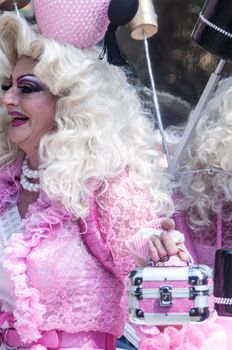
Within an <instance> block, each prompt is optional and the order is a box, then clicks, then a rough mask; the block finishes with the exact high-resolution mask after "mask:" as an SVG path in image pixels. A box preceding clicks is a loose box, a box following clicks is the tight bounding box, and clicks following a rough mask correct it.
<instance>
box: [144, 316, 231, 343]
mask: <svg viewBox="0 0 232 350" xmlns="http://www.w3.org/2000/svg"><path fill="white" fill-rule="evenodd" d="M148 329H149V331H148ZM140 331H141V332H142V333H143V334H144V336H145V337H146V338H145V339H142V341H141V342H140V345H139V350H209V349H210V350H218V349H220V350H226V348H227V334H226V331H225V330H224V329H223V327H222V326H221V325H219V324H216V323H214V322H211V321H209V322H206V323H204V324H199V325H184V326H182V328H181V329H177V328H175V327H173V326H168V327H166V328H165V329H164V331H163V332H160V331H159V330H158V328H157V327H152V328H151V327H149V328H146V327H140Z"/></svg>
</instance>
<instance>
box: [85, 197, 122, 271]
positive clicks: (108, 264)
mask: <svg viewBox="0 0 232 350" xmlns="http://www.w3.org/2000/svg"><path fill="white" fill-rule="evenodd" d="M80 228H81V231H82V232H83V235H82V237H83V241H84V243H85V244H86V246H87V247H88V249H89V251H90V252H91V253H92V255H93V256H95V258H96V259H97V260H98V261H99V262H100V263H101V264H102V265H103V266H104V268H105V269H106V270H107V271H109V272H111V273H112V274H113V275H115V268H114V261H113V257H112V253H111V250H110V248H109V246H108V244H107V242H106V241H105V239H104V237H103V236H102V234H101V231H100V227H99V222H98V212H97V204H96V197H95V195H94V196H93V197H92V199H91V205H90V213H89V215H88V217H87V219H85V220H80Z"/></svg>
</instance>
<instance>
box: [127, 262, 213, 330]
mask: <svg viewBox="0 0 232 350" xmlns="http://www.w3.org/2000/svg"><path fill="white" fill-rule="evenodd" d="M128 299H129V317H130V320H131V322H133V323H135V324H139V325H178V324H184V323H190V322H202V321H204V320H206V319H207V318H209V317H210V316H211V315H212V314H213V311H214V308H213V283H212V270H211V269H210V268H209V267H208V266H206V265H199V266H198V265H197V266H196V265H190V266H184V267H182V266H181V267H172V266H171V267H170V266H169V267H145V268H138V269H135V270H133V271H132V272H131V273H130V275H129V277H128Z"/></svg>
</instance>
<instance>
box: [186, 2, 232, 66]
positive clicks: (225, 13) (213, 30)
mask: <svg viewBox="0 0 232 350" xmlns="http://www.w3.org/2000/svg"><path fill="white" fill-rule="evenodd" d="M192 40H193V41H194V42H196V43H197V44H198V45H199V46H200V47H201V48H203V49H204V50H206V51H208V52H210V53H212V54H213V55H215V56H217V57H219V58H221V59H223V60H225V61H227V60H229V61H231V60H232V0H207V1H206V2H205V4H204V7H203V10H202V12H201V13H200V15H199V19H198V21H197V23H196V25H195V27H194V29H193V33H192Z"/></svg>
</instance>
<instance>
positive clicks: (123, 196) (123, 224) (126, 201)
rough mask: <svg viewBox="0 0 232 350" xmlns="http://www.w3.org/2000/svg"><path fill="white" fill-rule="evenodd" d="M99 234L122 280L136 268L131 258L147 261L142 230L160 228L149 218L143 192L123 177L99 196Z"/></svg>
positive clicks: (148, 205) (145, 243)
mask: <svg viewBox="0 0 232 350" xmlns="http://www.w3.org/2000/svg"><path fill="white" fill-rule="evenodd" d="M97 203H98V220H99V225H100V231H101V234H102V236H103V238H104V239H105V240H106V242H107V244H108V246H109V248H110V250H111V253H112V256H113V259H114V264H115V267H116V270H117V271H116V273H117V272H118V273H119V274H120V277H123V276H125V275H127V274H128V272H129V271H131V270H132V269H133V268H134V267H135V263H134V260H133V257H132V256H134V257H135V256H137V257H141V258H143V259H145V260H146V259H147V257H148V248H147V241H145V240H144V239H143V237H142V236H141V234H140V230H141V228H143V227H155V228H160V219H158V218H156V217H155V215H154V214H152V210H151V205H150V203H149V200H148V198H147V196H146V195H145V193H144V191H143V190H141V189H139V188H138V187H136V186H135V185H134V184H133V182H132V180H131V179H130V178H129V177H128V175H127V174H126V173H124V174H123V175H121V176H120V177H118V178H116V179H113V180H112V181H111V182H110V184H109V187H108V188H107V191H105V193H104V194H102V195H100V196H98V198H97Z"/></svg>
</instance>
